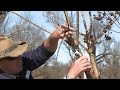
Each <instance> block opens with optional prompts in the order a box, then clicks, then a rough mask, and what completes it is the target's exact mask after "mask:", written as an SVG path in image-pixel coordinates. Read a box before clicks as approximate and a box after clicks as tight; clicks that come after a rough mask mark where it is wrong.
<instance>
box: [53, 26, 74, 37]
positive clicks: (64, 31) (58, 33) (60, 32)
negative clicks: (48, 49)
mask: <svg viewBox="0 0 120 90" xmlns="http://www.w3.org/2000/svg"><path fill="white" fill-rule="evenodd" d="M74 31H75V30H74V29H73V28H72V27H68V26H65V25H61V26H59V27H58V28H57V29H56V30H55V31H54V32H53V35H54V36H55V37H56V38H59V39H62V38H64V37H65V36H66V35H69V36H71V35H72V32H74Z"/></svg>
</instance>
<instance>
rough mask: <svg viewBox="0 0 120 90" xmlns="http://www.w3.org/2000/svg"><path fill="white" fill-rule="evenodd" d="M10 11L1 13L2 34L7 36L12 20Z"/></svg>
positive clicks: (0, 27)
mask: <svg viewBox="0 0 120 90" xmlns="http://www.w3.org/2000/svg"><path fill="white" fill-rule="evenodd" d="M8 12H9V11H0V33H1V34H7V32H8V26H9V25H10V23H11V19H10V18H9V13H8Z"/></svg>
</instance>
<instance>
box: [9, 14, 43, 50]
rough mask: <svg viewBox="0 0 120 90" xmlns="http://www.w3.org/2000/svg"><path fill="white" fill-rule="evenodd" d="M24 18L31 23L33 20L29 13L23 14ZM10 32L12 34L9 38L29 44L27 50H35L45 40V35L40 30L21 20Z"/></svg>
mask: <svg viewBox="0 0 120 90" xmlns="http://www.w3.org/2000/svg"><path fill="white" fill-rule="evenodd" d="M24 17H25V18H26V19H27V20H29V21H32V18H33V17H32V15H31V14H30V12H24ZM11 31H12V33H11V34H10V35H9V37H11V38H13V39H14V40H16V41H19V40H21V41H27V43H28V44H29V49H28V50H32V49H35V48H36V47H38V46H39V45H40V44H41V42H42V41H43V40H44V39H45V34H44V32H43V31H42V30H40V29H38V28H36V27H35V26H33V25H31V24H30V23H29V22H27V21H26V20H23V19H21V18H20V19H19V21H18V22H17V23H16V24H15V25H14V26H13V27H12V28H11Z"/></svg>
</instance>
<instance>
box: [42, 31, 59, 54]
mask: <svg viewBox="0 0 120 90" xmlns="http://www.w3.org/2000/svg"><path fill="white" fill-rule="evenodd" d="M58 40H59V38H58V37H57V36H56V34H55V33H54V32H53V33H52V34H51V35H50V36H49V37H48V39H46V40H45V41H44V46H45V48H46V49H47V50H48V51H50V52H55V51H56V49H57V46H58Z"/></svg>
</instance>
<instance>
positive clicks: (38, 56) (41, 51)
mask: <svg viewBox="0 0 120 90" xmlns="http://www.w3.org/2000/svg"><path fill="white" fill-rule="evenodd" d="M53 54H54V52H49V51H48V50H46V48H45V46H44V45H43V43H42V44H41V46H39V47H38V48H37V49H35V50H32V51H29V52H26V53H24V54H23V56H22V60H23V63H24V66H25V67H26V68H27V69H28V70H30V71H32V70H34V69H36V68H38V67H39V66H41V65H42V64H44V63H45V62H46V61H47V60H48V59H49V58H50V57H51V56H52V55H53Z"/></svg>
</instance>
